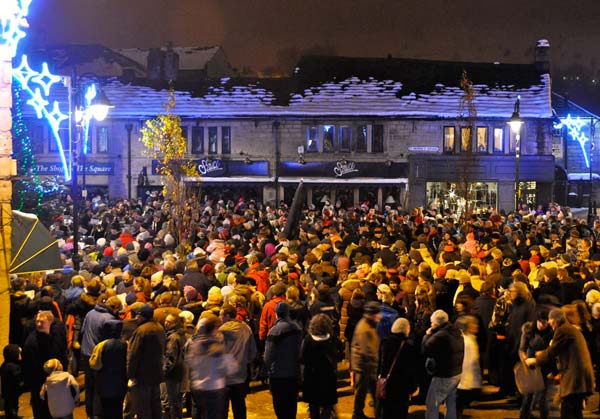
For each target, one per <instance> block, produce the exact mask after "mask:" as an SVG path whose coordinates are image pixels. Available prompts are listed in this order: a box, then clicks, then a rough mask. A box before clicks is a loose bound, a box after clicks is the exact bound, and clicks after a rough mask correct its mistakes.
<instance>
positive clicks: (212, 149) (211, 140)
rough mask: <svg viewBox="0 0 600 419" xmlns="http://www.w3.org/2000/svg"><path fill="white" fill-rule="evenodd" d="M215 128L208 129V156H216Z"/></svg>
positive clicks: (216, 138) (216, 136)
mask: <svg viewBox="0 0 600 419" xmlns="http://www.w3.org/2000/svg"><path fill="white" fill-rule="evenodd" d="M217 132H218V130H217V127H208V154H217V141H218V135H217Z"/></svg>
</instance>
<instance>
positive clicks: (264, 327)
mask: <svg viewBox="0 0 600 419" xmlns="http://www.w3.org/2000/svg"><path fill="white" fill-rule="evenodd" d="M281 301H285V296H278V297H273V298H271V299H270V300H269V301H267V302H266V303H265V305H264V307H263V309H262V313H261V314H260V326H259V327H260V328H259V331H258V337H259V339H260V340H265V339H266V338H267V334H268V333H269V330H271V328H272V327H273V324H275V319H276V315H275V307H276V306H277V303H279V302H281Z"/></svg>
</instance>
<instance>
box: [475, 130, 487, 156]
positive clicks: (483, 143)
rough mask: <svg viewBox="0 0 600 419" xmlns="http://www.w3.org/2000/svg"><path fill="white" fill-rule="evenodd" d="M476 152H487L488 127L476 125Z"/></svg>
mask: <svg viewBox="0 0 600 419" xmlns="http://www.w3.org/2000/svg"><path fill="white" fill-rule="evenodd" d="M477 152H478V153H487V152H488V129H487V127H477Z"/></svg>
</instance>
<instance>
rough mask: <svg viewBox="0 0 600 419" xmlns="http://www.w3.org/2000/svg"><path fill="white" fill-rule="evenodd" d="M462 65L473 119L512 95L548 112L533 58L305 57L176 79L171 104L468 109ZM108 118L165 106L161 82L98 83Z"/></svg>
mask: <svg viewBox="0 0 600 419" xmlns="http://www.w3.org/2000/svg"><path fill="white" fill-rule="evenodd" d="M463 69H464V70H466V71H467V75H468V77H469V78H470V79H471V80H472V81H473V84H474V86H473V87H474V90H475V99H474V104H475V107H476V109H477V117H478V118H502V119H508V118H510V116H511V115H512V112H513V107H514V102H515V100H516V98H517V95H520V96H521V116H522V117H523V118H551V117H552V108H551V100H550V99H551V95H550V77H549V75H548V74H540V73H539V72H537V71H536V69H535V66H534V65H533V64H532V65H517V64H487V63H460V62H439V61H423V60H406V59H370V58H346V57H305V58H303V59H302V60H301V61H300V62H299V63H298V66H297V68H296V70H295V72H294V74H293V76H292V77H290V78H281V79H248V78H223V79H220V80H204V81H198V82H193V83H191V82H179V83H176V84H175V85H174V87H175V89H176V101H177V105H176V107H175V109H174V111H175V112H176V113H177V114H178V115H180V116H181V117H182V118H229V117H260V116H265V117H270V116H280V117H319V116H323V117H330V116H331V117H333V116H335V117H354V116H360V117H409V118H457V117H458V116H459V115H461V114H462V115H463V116H466V115H465V114H466V112H467V111H466V110H465V106H464V103H463V102H464V101H462V100H461V99H462V98H463V96H464V92H463V91H462V90H461V88H460V81H461V77H462V72H463ZM103 88H104V90H105V93H106V95H107V96H108V98H109V99H110V100H111V102H112V103H113V105H114V106H115V108H114V109H112V110H111V117H112V118H149V117H154V116H155V115H157V114H159V113H163V112H164V107H163V104H164V103H165V102H166V100H167V86H166V85H165V84H158V85H157V84H154V85H149V84H147V83H146V82H134V83H129V84H124V83H122V82H121V81H119V80H118V79H110V80H107V83H106V84H105V85H104V86H103Z"/></svg>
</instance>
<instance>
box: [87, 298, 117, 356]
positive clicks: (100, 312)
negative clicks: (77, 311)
mask: <svg viewBox="0 0 600 419" xmlns="http://www.w3.org/2000/svg"><path fill="white" fill-rule="evenodd" d="M114 319H115V316H114V315H113V314H112V313H111V312H110V311H109V310H108V308H107V307H106V306H105V305H104V304H96V306H95V307H94V309H93V310H91V311H90V312H89V313H88V314H87V315H86V316H85V319H83V324H82V325H81V335H82V336H81V354H82V355H84V356H90V355H92V350H93V349H94V346H96V345H97V344H98V342H100V340H101V331H102V326H103V325H104V323H105V322H106V321H107V320H114Z"/></svg>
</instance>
